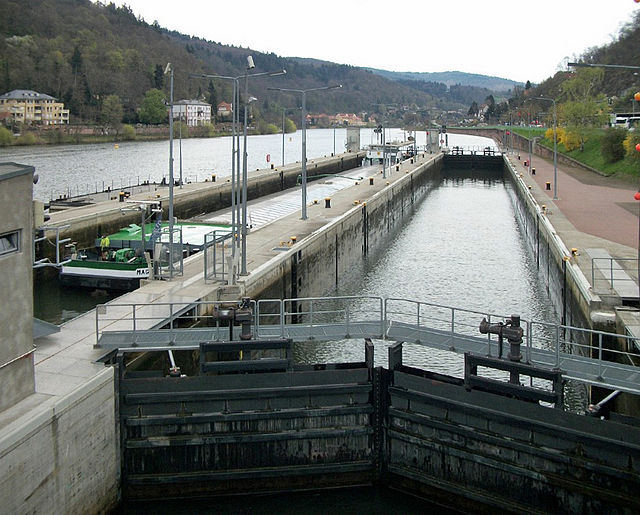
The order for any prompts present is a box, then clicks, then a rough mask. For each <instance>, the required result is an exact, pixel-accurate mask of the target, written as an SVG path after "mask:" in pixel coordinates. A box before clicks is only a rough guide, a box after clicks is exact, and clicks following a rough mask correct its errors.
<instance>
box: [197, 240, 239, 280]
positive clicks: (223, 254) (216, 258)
mask: <svg viewBox="0 0 640 515" xmlns="http://www.w3.org/2000/svg"><path fill="white" fill-rule="evenodd" d="M231 245H233V234H232V233H230V232H229V231H228V230H224V231H220V230H215V231H211V232H210V233H207V234H205V235H204V249H203V250H204V280H205V282H207V281H224V282H225V283H226V284H230V283H232V282H233V281H232V280H230V278H229V277H226V275H228V274H229V273H233V270H230V269H229V265H228V264H227V258H228V257H229V256H230V255H231V249H230V246H231ZM231 266H233V265H231Z"/></svg>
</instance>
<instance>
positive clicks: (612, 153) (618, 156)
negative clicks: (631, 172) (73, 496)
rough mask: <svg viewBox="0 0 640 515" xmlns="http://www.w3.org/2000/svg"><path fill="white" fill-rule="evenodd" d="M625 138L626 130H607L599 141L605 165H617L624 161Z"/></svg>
mask: <svg viewBox="0 0 640 515" xmlns="http://www.w3.org/2000/svg"><path fill="white" fill-rule="evenodd" d="M626 137H627V130H626V129H621V128H620V127H612V128H610V129H607V130H606V131H605V133H604V136H603V137H602V140H601V150H600V151H601V152H602V157H604V160H605V161H606V162H607V163H617V162H618V161H621V160H622V159H624V154H625V148H624V140H625V138H626Z"/></svg>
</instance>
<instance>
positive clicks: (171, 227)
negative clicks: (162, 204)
mask: <svg viewBox="0 0 640 515" xmlns="http://www.w3.org/2000/svg"><path fill="white" fill-rule="evenodd" d="M164 73H165V75H167V74H169V278H171V279H172V278H173V66H171V63H167V66H166V67H165V69H164ZM143 243H144V242H143ZM181 252H182V250H181Z"/></svg>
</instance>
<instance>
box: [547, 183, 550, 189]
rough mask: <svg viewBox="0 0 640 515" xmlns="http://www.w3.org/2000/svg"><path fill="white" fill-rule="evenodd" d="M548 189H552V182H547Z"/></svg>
mask: <svg viewBox="0 0 640 515" xmlns="http://www.w3.org/2000/svg"><path fill="white" fill-rule="evenodd" d="M547 190H551V183H550V182H547Z"/></svg>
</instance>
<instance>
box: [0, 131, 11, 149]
mask: <svg viewBox="0 0 640 515" xmlns="http://www.w3.org/2000/svg"><path fill="white" fill-rule="evenodd" d="M9 145H13V134H11V131H10V130H9V129H7V128H5V127H0V147H8V146H9Z"/></svg>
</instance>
